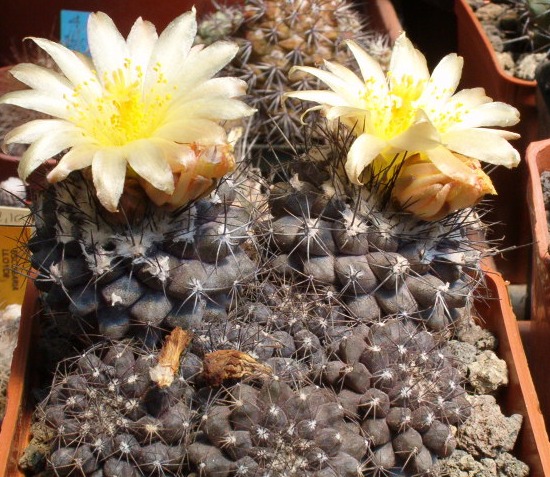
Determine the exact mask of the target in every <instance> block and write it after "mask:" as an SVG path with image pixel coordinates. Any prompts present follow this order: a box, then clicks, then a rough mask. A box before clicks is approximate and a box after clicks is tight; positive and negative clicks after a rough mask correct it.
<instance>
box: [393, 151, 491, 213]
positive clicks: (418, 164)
mask: <svg viewBox="0 0 550 477" xmlns="http://www.w3.org/2000/svg"><path fill="white" fill-rule="evenodd" d="M455 157H456V158H458V159H459V160H460V161H461V162H462V163H463V164H465V165H466V166H467V167H468V168H469V169H470V170H471V176H470V177H469V180H468V181H465V180H464V177H463V175H462V174H460V175H459V174H457V176H456V177H452V176H451V175H447V174H444V173H443V172H441V171H440V170H439V169H438V168H437V167H436V165H435V164H434V163H433V162H431V161H430V160H428V159H427V158H424V157H423V156H422V155H420V154H414V155H413V156H411V157H409V158H408V159H406V160H405V162H404V163H403V165H402V167H401V169H400V171H399V175H398V177H397V179H396V181H395V184H394V187H393V189H392V198H393V200H394V201H395V202H396V203H397V204H398V205H399V206H400V207H401V208H403V209H404V210H406V211H407V212H410V213H412V214H414V215H416V216H417V217H419V218H421V219H423V220H428V221H433V220H439V219H442V218H443V217H446V216H447V215H449V214H450V213H452V212H455V211H457V210H461V209H465V208H467V207H472V206H474V205H475V204H477V203H478V202H479V201H480V200H481V199H482V198H483V196H484V195H485V194H496V193H497V192H496V190H495V188H494V187H493V183H492V182H491V179H490V178H489V176H488V175H487V174H485V172H483V170H482V169H481V164H480V163H479V161H477V160H476V159H471V158H469V157H466V156H461V155H459V154H455ZM461 171H463V170H462V169H461Z"/></svg>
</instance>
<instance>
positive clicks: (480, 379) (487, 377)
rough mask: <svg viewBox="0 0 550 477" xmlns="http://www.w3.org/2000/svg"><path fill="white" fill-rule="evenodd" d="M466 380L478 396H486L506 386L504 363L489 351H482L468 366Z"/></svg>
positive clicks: (506, 373)
mask: <svg viewBox="0 0 550 477" xmlns="http://www.w3.org/2000/svg"><path fill="white" fill-rule="evenodd" d="M468 379H469V381H470V384H471V385H472V387H473V388H474V390H475V391H476V392H477V393H478V394H488V393H491V392H493V391H496V390H497V389H498V388H499V387H500V386H505V385H507V384H508V368H507V366H506V361H504V360H502V359H499V358H498V356H497V355H496V354H495V353H494V352H493V351H490V350H487V351H482V352H481V353H480V354H479V355H477V357H476V359H475V361H474V362H472V363H470V364H468Z"/></svg>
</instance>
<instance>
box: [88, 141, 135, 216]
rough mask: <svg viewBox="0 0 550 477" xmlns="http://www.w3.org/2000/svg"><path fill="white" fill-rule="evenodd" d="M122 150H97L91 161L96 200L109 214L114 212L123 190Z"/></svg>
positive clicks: (123, 166)
mask: <svg viewBox="0 0 550 477" xmlns="http://www.w3.org/2000/svg"><path fill="white" fill-rule="evenodd" d="M123 151H124V149H123V148H110V149H99V150H98V151H97V152H96V153H95V155H94V157H93V160H92V176H93V179H94V186H95V189H96V193H97V198H98V199H99V202H101V205H103V207H105V208H106V209H107V210H108V211H109V212H116V210H117V207H118V201H119V200H120V196H121V195H122V191H123V189H124V179H125V178H126V167H127V163H126V158H125V157H124V155H123Z"/></svg>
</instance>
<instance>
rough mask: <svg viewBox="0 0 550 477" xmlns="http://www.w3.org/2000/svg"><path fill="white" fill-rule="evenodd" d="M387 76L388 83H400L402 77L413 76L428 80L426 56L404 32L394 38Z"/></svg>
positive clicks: (419, 79) (428, 72)
mask: <svg viewBox="0 0 550 477" xmlns="http://www.w3.org/2000/svg"><path fill="white" fill-rule="evenodd" d="M388 77H389V79H390V84H392V85H393V84H394V83H401V82H402V81H403V78H410V77H412V78H414V79H415V80H416V81H422V80H428V79H429V78H430V71H429V70H428V64H427V62H426V58H425V57H424V55H423V54H422V53H420V51H418V50H417V49H415V48H414V46H413V44H412V43H411V41H410V40H409V39H408V38H407V35H405V33H401V34H400V35H399V36H398V37H397V39H396V40H395V44H394V47H393V51H392V55H391V60H390V67H389V73H388Z"/></svg>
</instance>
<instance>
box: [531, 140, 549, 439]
mask: <svg viewBox="0 0 550 477" xmlns="http://www.w3.org/2000/svg"><path fill="white" fill-rule="evenodd" d="M526 162H527V166H528V169H529V183H528V186H527V200H528V202H529V212H530V217H531V231H532V234H533V253H532V276H531V322H530V326H529V328H528V329H527V330H526V343H527V345H528V346H527V354H528V358H529V362H530V363H531V365H532V373H533V380H534V381H535V386H536V387H537V391H538V393H539V396H540V404H541V408H542V412H543V414H544V416H545V418H546V425H547V427H548V428H549V429H550V386H549V385H548V376H549V373H550V359H549V358H548V345H549V343H550V254H549V249H548V247H549V242H550V237H549V233H548V222H547V219H546V211H545V207H544V199H543V195H542V186H541V180H540V175H541V173H542V172H544V171H550V140H544V141H538V142H534V143H532V144H531V145H530V146H529V147H528V148H527V155H526Z"/></svg>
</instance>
